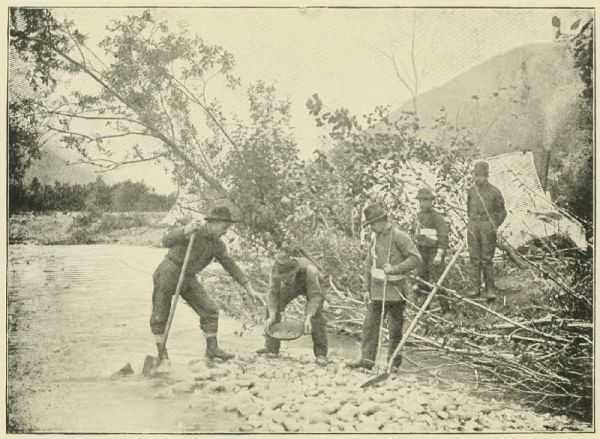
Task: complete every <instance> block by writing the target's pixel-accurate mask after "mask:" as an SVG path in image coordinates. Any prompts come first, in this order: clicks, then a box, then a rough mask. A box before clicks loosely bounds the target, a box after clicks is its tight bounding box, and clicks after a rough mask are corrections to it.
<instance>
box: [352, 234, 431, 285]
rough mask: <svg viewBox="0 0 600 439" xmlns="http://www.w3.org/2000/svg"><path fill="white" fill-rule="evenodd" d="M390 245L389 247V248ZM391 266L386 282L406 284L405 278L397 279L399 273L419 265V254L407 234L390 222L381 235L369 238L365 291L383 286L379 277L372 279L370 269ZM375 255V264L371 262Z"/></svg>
mask: <svg viewBox="0 0 600 439" xmlns="http://www.w3.org/2000/svg"><path fill="white" fill-rule="evenodd" d="M390 246H391V248H390ZM388 254H389V264H390V265H391V266H392V267H393V268H392V271H391V272H390V273H388V274H387V275H386V276H387V277H388V282H389V283H393V282H396V281H400V282H402V283H404V284H405V285H407V283H406V281H405V280H399V279H398V278H399V277H400V275H405V274H408V273H409V272H410V271H412V270H414V269H418V268H420V266H421V262H422V261H421V254H420V253H419V250H418V249H417V247H416V246H415V244H414V243H413V242H412V240H411V239H410V237H409V236H408V234H406V233H404V232H402V231H400V230H399V229H398V228H397V227H395V226H393V225H391V224H390V226H389V227H388V229H387V230H386V231H385V232H383V233H382V234H381V235H376V234H375V236H374V237H373V238H372V239H371V242H370V243H369V247H368V250H367V257H366V259H365V277H364V278H365V283H364V285H363V287H364V289H365V291H371V293H373V291H372V290H373V289H381V288H383V281H382V280H381V279H372V269H373V268H376V269H380V270H382V269H383V266H384V265H385V264H387V263H388ZM373 256H375V264H373Z"/></svg>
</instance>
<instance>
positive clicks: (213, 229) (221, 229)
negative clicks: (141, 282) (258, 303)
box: [150, 207, 260, 362]
mask: <svg viewBox="0 0 600 439" xmlns="http://www.w3.org/2000/svg"><path fill="white" fill-rule="evenodd" d="M205 219H206V223H204V222H198V221H192V222H190V223H189V224H187V225H186V226H185V227H180V228H176V229H174V230H172V231H170V232H169V233H167V234H166V235H165V236H164V237H163V239H162V244H163V246H164V247H169V252H168V253H167V255H166V257H165V259H163V261H162V262H161V263H160V265H159V266H158V268H157V269H156V271H155V272H154V275H153V280H154V291H153V293H152V315H151V317H150V328H151V329H152V333H153V334H154V337H155V339H156V347H157V349H158V354H159V357H158V359H159V362H161V361H162V360H165V359H168V358H169V357H168V354H167V352H166V349H162V345H163V343H164V331H165V326H166V324H167V319H168V316H169V310H170V308H171V298H172V296H173V294H174V293H175V288H176V286H177V282H178V280H179V276H180V274H181V268H182V265H183V260H184V258H185V254H186V251H187V248H188V244H189V241H190V236H191V235H192V233H196V238H195V240H194V243H193V246H192V249H191V253H190V259H189V262H188V265H187V268H186V272H185V278H184V281H183V285H182V288H181V297H183V299H184V300H185V301H186V302H187V303H188V304H189V305H190V307H191V308H192V309H193V310H194V311H195V312H196V314H197V315H198V316H199V317H200V328H201V329H202V332H204V337H205V338H206V356H207V357H208V358H211V359H212V358H220V359H222V360H229V359H231V358H233V357H234V355H233V354H230V353H228V352H225V351H223V350H222V349H220V348H219V346H218V343H217V329H218V323H219V310H218V308H217V304H216V303H215V302H214V301H213V299H212V298H211V297H210V296H209V295H208V292H207V291H206V290H205V289H204V287H203V286H202V284H201V283H200V282H198V280H197V279H196V274H197V273H199V272H200V271H202V270H203V269H204V268H205V267H206V266H207V265H208V264H210V263H211V262H212V260H213V259H216V260H218V261H219V262H220V263H221V265H222V266H223V268H225V270H227V272H228V273H229V274H230V275H231V276H232V277H233V278H234V279H235V280H236V281H237V282H238V283H239V284H240V285H241V286H242V287H243V288H244V289H245V290H246V292H247V293H248V294H249V295H250V296H251V297H253V298H257V299H260V295H258V294H257V293H256V292H255V291H254V289H253V288H252V285H251V284H250V282H249V281H248V278H247V277H246V275H245V274H244V272H243V271H242V270H241V269H240V267H238V265H237V264H236V263H235V261H234V260H233V259H232V258H231V257H230V256H229V255H228V254H227V248H226V247H225V243H224V242H223V241H222V240H221V236H223V235H224V234H225V232H227V229H229V227H230V226H231V225H232V224H233V223H234V222H235V221H234V220H233V219H232V218H231V212H230V211H229V208H227V207H217V208H215V209H212V210H211V211H210V214H209V215H208V216H207V217H206V218H205Z"/></svg>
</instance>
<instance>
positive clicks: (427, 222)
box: [410, 188, 450, 314]
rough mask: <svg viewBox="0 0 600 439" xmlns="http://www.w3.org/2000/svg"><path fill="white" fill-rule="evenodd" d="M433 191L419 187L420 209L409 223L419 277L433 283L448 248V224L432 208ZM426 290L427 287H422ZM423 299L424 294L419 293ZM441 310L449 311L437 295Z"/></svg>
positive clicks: (440, 270)
mask: <svg viewBox="0 0 600 439" xmlns="http://www.w3.org/2000/svg"><path fill="white" fill-rule="evenodd" d="M433 199H434V196H433V193H432V192H431V191H430V190H429V189H427V188H421V189H419V192H418V193H417V200H419V206H420V210H419V213H418V214H417V215H416V216H415V218H414V220H413V223H412V225H411V230H410V235H411V237H412V239H413V241H414V242H415V244H416V245H417V248H418V249H419V253H420V254H421V259H422V260H423V264H422V265H421V270H420V272H419V277H420V278H421V279H423V280H424V281H427V282H429V283H435V282H436V281H437V280H438V279H439V277H440V276H441V274H442V272H443V271H444V257H445V256H446V251H447V250H448V224H447V223H446V221H445V220H444V217H443V216H442V215H441V214H440V213H438V212H436V211H435V210H434V209H433ZM422 289H423V290H428V288H422ZM419 297H420V298H422V300H419V301H418V304H419V305H422V303H423V302H424V301H425V296H423V295H419ZM438 298H439V302H440V306H441V308H442V312H443V313H444V314H447V313H449V312H450V306H449V303H448V299H447V298H445V297H443V296H441V295H438Z"/></svg>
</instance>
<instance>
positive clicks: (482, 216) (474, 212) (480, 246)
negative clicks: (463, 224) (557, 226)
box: [467, 161, 506, 300]
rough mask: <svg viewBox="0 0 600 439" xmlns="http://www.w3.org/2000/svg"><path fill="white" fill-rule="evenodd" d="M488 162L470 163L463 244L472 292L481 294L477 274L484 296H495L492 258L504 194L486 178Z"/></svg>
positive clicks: (500, 219)
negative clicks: (467, 261) (468, 258)
mask: <svg viewBox="0 0 600 439" xmlns="http://www.w3.org/2000/svg"><path fill="white" fill-rule="evenodd" d="M489 168H490V167H489V164H488V163H487V162H485V161H478V162H477V163H475V165H474V166H473V185H472V186H471V187H470V188H469V190H468V192H467V216H468V219H469V223H468V226H467V244H468V246H469V257H470V259H471V265H472V275H471V281H472V283H473V292H472V293H471V294H469V297H471V298H475V297H479V296H480V295H481V274H482V273H483V281H484V283H485V293H486V294H485V298H486V299H488V300H495V299H496V285H495V283H494V266H493V258H494V252H495V250H496V236H497V233H498V227H500V225H501V224H502V223H503V222H504V220H505V219H506V209H505V208H504V198H503V197H502V193H501V192H500V190H499V189H498V188H497V187H496V186H494V185H492V184H490V183H489V182H488V176H489Z"/></svg>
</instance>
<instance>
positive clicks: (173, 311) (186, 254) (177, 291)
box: [162, 232, 196, 350]
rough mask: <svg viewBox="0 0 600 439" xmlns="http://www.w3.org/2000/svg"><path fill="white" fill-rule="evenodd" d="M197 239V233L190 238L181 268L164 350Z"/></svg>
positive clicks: (164, 341) (163, 346)
mask: <svg viewBox="0 0 600 439" xmlns="http://www.w3.org/2000/svg"><path fill="white" fill-rule="evenodd" d="M195 238H196V232H193V233H192V236H190V243H189V244H188V247H187V251H186V252H185V258H184V259H183V265H182V266H181V273H180V274H179V280H178V281H177V288H175V294H174V295H173V299H172V300H171V310H170V311H169V318H168V320H167V326H166V327H165V338H164V340H163V345H162V348H163V350H164V349H166V347H167V338H169V331H170V329H171V323H173V316H174V315H175V308H176V307H177V300H178V299H179V294H180V292H181V286H182V285H183V280H184V279H185V270H186V269H187V265H188V262H189V260H190V254H191V253H192V247H193V246H194V239H195Z"/></svg>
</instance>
